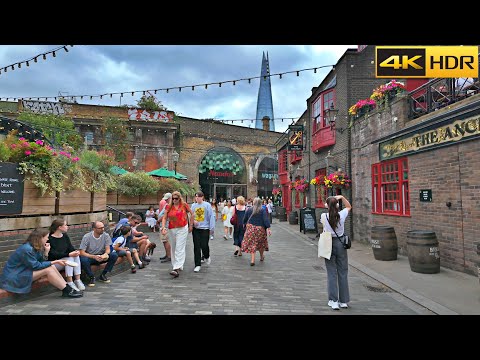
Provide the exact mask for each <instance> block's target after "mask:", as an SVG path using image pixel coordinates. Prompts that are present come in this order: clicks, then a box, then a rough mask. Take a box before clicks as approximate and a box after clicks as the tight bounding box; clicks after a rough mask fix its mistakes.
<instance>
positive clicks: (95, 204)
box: [91, 193, 107, 211]
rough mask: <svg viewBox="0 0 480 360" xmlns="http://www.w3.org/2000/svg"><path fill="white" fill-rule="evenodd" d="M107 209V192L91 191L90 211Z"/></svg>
mask: <svg viewBox="0 0 480 360" xmlns="http://www.w3.org/2000/svg"><path fill="white" fill-rule="evenodd" d="M106 209H107V194H106V193H92V208H91V211H104V210H106Z"/></svg>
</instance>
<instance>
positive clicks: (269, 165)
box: [257, 157, 278, 199]
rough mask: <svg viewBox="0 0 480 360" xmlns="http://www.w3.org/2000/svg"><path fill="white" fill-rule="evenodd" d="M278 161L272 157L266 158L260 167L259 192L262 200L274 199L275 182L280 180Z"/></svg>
mask: <svg viewBox="0 0 480 360" xmlns="http://www.w3.org/2000/svg"><path fill="white" fill-rule="evenodd" d="M277 168H278V167H277V161H276V160H275V159H273V158H271V157H264V158H263V159H262V161H261V163H260V165H259V166H258V176H257V178H258V185H257V189H258V190H257V192H258V196H259V197H260V198H262V197H263V198H264V199H268V198H272V199H273V194H272V190H273V187H274V186H273V180H274V179H277V180H278V174H277Z"/></svg>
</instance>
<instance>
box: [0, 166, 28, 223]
mask: <svg viewBox="0 0 480 360" xmlns="http://www.w3.org/2000/svg"><path fill="white" fill-rule="evenodd" d="M17 166H18V164H14V163H4V162H0V215H14V214H21V213H22V209H23V186H24V184H23V175H22V174H20V173H19V172H18V170H17Z"/></svg>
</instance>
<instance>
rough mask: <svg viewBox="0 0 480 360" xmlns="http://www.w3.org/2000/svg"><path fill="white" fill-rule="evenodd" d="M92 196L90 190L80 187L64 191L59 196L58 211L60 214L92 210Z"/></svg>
mask: <svg viewBox="0 0 480 360" xmlns="http://www.w3.org/2000/svg"><path fill="white" fill-rule="evenodd" d="M91 197H92V196H91V193H90V192H86V191H82V190H78V189H76V190H68V191H62V192H60V195H59V197H58V212H59V213H60V214H64V213H78V212H80V213H86V212H90V201H91ZM104 210H105V209H104Z"/></svg>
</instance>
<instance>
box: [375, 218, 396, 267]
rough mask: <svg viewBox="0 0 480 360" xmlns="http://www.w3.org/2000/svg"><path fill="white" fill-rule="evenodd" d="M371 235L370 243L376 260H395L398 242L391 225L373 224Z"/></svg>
mask: <svg viewBox="0 0 480 360" xmlns="http://www.w3.org/2000/svg"><path fill="white" fill-rule="evenodd" d="M371 237H372V238H371V240H370V243H371V244H372V250H373V256H374V257H375V259H376V260H382V261H390V260H397V251H398V244H397V236H396V235H395V229H394V228H393V226H374V227H372V236H371Z"/></svg>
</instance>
